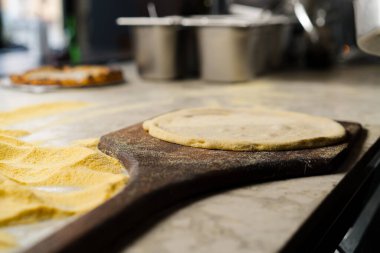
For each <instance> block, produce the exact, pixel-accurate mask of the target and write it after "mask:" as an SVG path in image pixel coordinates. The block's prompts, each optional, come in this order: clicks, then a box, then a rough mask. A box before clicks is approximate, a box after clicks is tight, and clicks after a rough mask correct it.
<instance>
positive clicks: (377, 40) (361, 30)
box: [354, 0, 380, 55]
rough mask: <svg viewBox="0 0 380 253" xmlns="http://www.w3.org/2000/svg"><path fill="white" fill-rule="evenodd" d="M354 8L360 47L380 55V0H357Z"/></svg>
mask: <svg viewBox="0 0 380 253" xmlns="http://www.w3.org/2000/svg"><path fill="white" fill-rule="evenodd" d="M354 9H355V22H356V34H357V41H358V45H359V47H360V48H361V49H362V50H363V51H365V52H367V53H370V54H375V55H380V1H379V0H356V1H355V2H354Z"/></svg>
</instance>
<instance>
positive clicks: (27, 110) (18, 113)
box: [0, 101, 89, 126]
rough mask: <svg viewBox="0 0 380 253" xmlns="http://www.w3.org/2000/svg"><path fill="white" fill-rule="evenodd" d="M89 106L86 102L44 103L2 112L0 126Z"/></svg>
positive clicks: (0, 113)
mask: <svg viewBox="0 0 380 253" xmlns="http://www.w3.org/2000/svg"><path fill="white" fill-rule="evenodd" d="M87 105H89V104H88V103H86V102H78V101H68V102H53V103H43V104H36V105H31V106H25V107H20V108H18V109H15V110H13V111H7V112H0V126H7V125H11V124H16V123H19V122H22V121H26V120H28V119H33V118H37V117H42V116H48V115H52V114H55V113H57V112H64V111H70V110H73V109H79V108H81V107H84V106H87Z"/></svg>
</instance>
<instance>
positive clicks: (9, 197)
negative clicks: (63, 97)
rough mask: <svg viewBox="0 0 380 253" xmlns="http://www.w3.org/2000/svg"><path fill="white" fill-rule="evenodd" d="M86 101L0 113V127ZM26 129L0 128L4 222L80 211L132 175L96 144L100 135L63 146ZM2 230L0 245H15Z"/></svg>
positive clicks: (0, 193) (107, 195)
mask: <svg viewBox="0 0 380 253" xmlns="http://www.w3.org/2000/svg"><path fill="white" fill-rule="evenodd" d="M85 105H87V104H86V103H83V102H57V103H49V104H39V105H33V106H30V107H22V108H20V109H16V110H13V111H9V112H0V126H7V127H9V126H10V127H12V126H11V125H12V124H15V123H18V122H22V121H26V120H28V119H32V118H38V117H43V116H47V115H51V114H55V113H57V112H63V111H67V110H73V109H76V108H80V107H83V106H85ZM29 134H30V133H29V132H27V131H24V130H16V129H0V207H1V208H0V227H3V228H6V227H8V226H10V225H16V224H27V223H34V222H38V221H42V220H47V219H53V218H62V217H68V216H72V215H77V214H82V213H85V212H87V211H90V210H91V209H93V208H95V207H97V206H98V205H100V204H102V203H104V202H105V201H106V200H107V199H109V198H111V197H113V196H114V195H115V194H117V193H118V192H119V191H120V190H121V189H122V188H123V187H124V186H125V184H126V183H127V181H128V179H129V176H128V174H127V171H126V170H125V168H124V167H123V165H122V164H121V163H120V162H119V161H118V160H117V159H115V158H112V157H110V156H108V155H106V154H104V153H102V152H101V151H99V150H98V149H97V144H98V142H99V139H98V138H93V139H85V140H78V141H75V142H74V143H73V144H72V145H70V146H65V147H45V146H41V145H39V144H37V143H34V142H33V143H31V142H26V141H23V140H21V139H20V137H24V136H27V135H29ZM16 245H17V242H16V240H15V239H14V238H13V236H12V235H10V234H8V233H6V232H3V231H0V250H1V249H7V248H11V247H15V246H16Z"/></svg>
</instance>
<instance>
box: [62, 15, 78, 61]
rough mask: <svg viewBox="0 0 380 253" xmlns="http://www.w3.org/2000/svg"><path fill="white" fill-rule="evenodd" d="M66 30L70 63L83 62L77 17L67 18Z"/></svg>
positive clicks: (70, 16) (68, 16)
mask: <svg viewBox="0 0 380 253" xmlns="http://www.w3.org/2000/svg"><path fill="white" fill-rule="evenodd" d="M65 30H66V33H67V36H68V38H69V45H68V51H69V56H70V63H72V64H78V63H80V61H81V52H80V48H79V43H78V33H77V21H76V18H75V16H73V15H67V16H65Z"/></svg>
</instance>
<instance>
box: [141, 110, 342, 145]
mask: <svg viewBox="0 0 380 253" xmlns="http://www.w3.org/2000/svg"><path fill="white" fill-rule="evenodd" d="M143 128H144V129H145V130H146V131H148V132H149V134H150V135H151V136H153V137H156V138H158V139H161V140H164V141H168V142H172V143H177V144H181V145H185V146H191V147H197V148H206V149H222V150H236V151H255V150H257V151H258V150H268V151H269V150H293V149H303V148H315V147H322V146H326V145H330V144H335V143H338V142H340V141H342V140H343V139H344V137H345V134H346V131H345V129H344V128H343V126H342V125H340V124H339V123H337V122H336V121H333V120H331V119H328V118H324V117H317V116H312V115H307V114H302V113H296V112H287V111H277V110H271V109H264V108H252V109H243V108H240V109H227V108H193V109H184V110H180V111H175V112H171V113H167V114H164V115H162V116H158V117H156V118H153V119H151V120H147V121H145V122H144V124H143Z"/></svg>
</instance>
